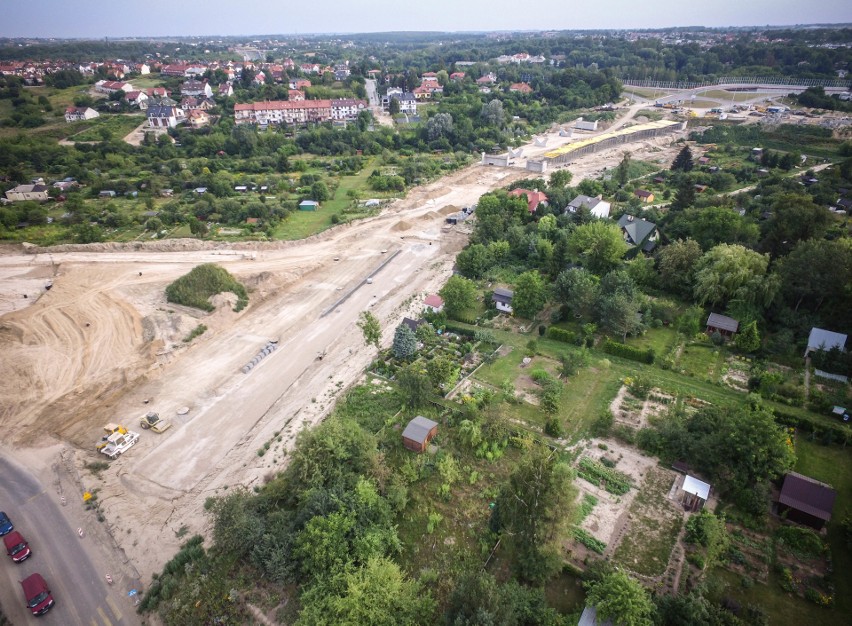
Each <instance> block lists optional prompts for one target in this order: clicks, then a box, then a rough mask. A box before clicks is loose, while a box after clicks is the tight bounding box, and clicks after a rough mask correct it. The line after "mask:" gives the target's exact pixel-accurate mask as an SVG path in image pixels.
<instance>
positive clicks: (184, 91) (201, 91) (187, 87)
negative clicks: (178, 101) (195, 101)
mask: <svg viewBox="0 0 852 626" xmlns="http://www.w3.org/2000/svg"><path fill="white" fill-rule="evenodd" d="M180 95H182V96H194V97H202V98H212V97H213V88H212V87H211V86H210V83H208V82H207V81H206V80H204V81H201V80H187V81H184V82H183V84H182V85H181V86H180Z"/></svg>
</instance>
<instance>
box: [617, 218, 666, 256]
mask: <svg viewBox="0 0 852 626" xmlns="http://www.w3.org/2000/svg"><path fill="white" fill-rule="evenodd" d="M618 227H619V228H620V229H621V234H622V236H623V237H624V241H625V243H627V245H628V246H630V249H629V250H628V251H627V256H635V255H636V254H638V253H639V251H640V250H641V251H642V252H648V253H650V252H652V251H653V250H654V248H656V247H657V240H658V239H659V233H658V232H657V225H656V224H654V222H649V221H648V220H646V219H645V218H644V217H642V218H640V217H634V216H633V215H622V216H621V217H620V218H619V219H618Z"/></svg>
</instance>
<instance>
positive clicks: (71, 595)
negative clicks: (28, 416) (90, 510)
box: [0, 457, 140, 626]
mask: <svg viewBox="0 0 852 626" xmlns="http://www.w3.org/2000/svg"><path fill="white" fill-rule="evenodd" d="M0 510H3V511H5V512H6V513H7V514H8V515H9V517H10V518H11V519H12V523H13V524H14V525H15V530H17V531H19V532H20V533H21V534H22V535H23V536H24V538H25V539H26V540H27V541H28V542H29V544H30V549H31V550H32V552H33V553H32V556H31V557H30V558H28V559H27V560H26V561H24V562H23V563H18V564H16V563H13V562H12V559H11V558H9V557H8V556H7V555H6V551H5V550H3V551H2V552H0V605H2V607H3V611H4V612H5V613H6V616H7V617H8V618H9V620H10V621H11V623H12V624H16V625H17V624H27V623H34V620H35V619H36V618H35V616H34V615H33V614H32V613H31V612H30V610H29V609H28V608H27V607H26V602H25V601H24V594H23V591H22V590H21V585H20V584H19V581H20V580H23V579H24V578H26V577H27V576H29V575H30V574H33V573H35V572H38V573H39V574H41V575H42V576H43V577H44V579H45V580H46V581H47V584H48V585H49V586H50V589H51V591H52V594H53V599H54V600H55V602H56V604H55V605H54V607H53V608H52V609H51V610H50V611H49V612H48V613H47V614H46V615H44V616H42V617H40V618H38V620H39V621H38V623H39V624H56V625H57V626H71V625H77V624H80V625H84V626H90V625H92V626H94V625H96V626H113V625H117V624H128V625H130V624H139V623H140V620H139V618H138V616H137V614H136V613H135V612H134V611H133V605H132V602H131V601H129V600H128V598H127V595H126V594H127V590H124V589H117V588H116V587H111V586H109V585H108V584H107V582H106V579H105V574H106V573H105V572H100V571H98V570H97V568H96V567H95V566H94V565H93V564H92V559H91V558H90V551H91V550H94V549H96V548H95V546H94V545H92V540H90V539H89V538H88V537H83V538H80V537H79V536H78V535H77V529H76V528H71V527H70V526H69V524H68V522H67V521H66V519H65V517H64V516H63V515H62V511H61V510H60V507H59V505H58V504H56V502H54V500H53V499H52V498H51V494H49V493H48V492H46V491H45V488H44V486H43V485H42V484H41V483H39V481H38V480H37V479H36V478H35V477H34V476H33V475H32V474H30V473H29V472H28V471H27V470H25V469H23V468H22V467H21V466H19V465H17V464H16V463H14V462H13V461H11V460H10V459H8V458H3V457H0Z"/></svg>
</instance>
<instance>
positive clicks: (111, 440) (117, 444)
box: [100, 430, 139, 459]
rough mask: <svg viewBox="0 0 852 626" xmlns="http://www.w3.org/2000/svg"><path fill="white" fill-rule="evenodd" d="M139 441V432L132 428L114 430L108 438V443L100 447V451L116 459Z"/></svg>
mask: <svg viewBox="0 0 852 626" xmlns="http://www.w3.org/2000/svg"><path fill="white" fill-rule="evenodd" d="M137 441H139V433H135V432H133V431H132V430H128V431H126V432H114V433H113V434H111V435H110V436H109V437H107V438H106V445H105V446H104V447H102V448H100V452H101V454H105V455H107V456H108V457H109V458H111V459H115V458H117V457H119V456H121V455H122V454H123V453H124V452H126V451H127V450H129V449H130V448H132V447H133V446H134V445H135V444H136V442H137Z"/></svg>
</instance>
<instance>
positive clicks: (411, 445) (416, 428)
mask: <svg viewBox="0 0 852 626" xmlns="http://www.w3.org/2000/svg"><path fill="white" fill-rule="evenodd" d="M437 433H438V423H437V422H433V421H432V420H430V419H427V418H425V417H423V416H422V415H418V416H417V417H415V418H414V419H413V420H411V421H410V422H408V426H406V427H405V430H404V431H402V445H404V446H405V447H406V448H408V449H409V450H413V451H414V452H423V451H425V450H426V446H428V445H429V442H430V441H431V440H432V438H433V437H434V436H435V435H436V434H437Z"/></svg>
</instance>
